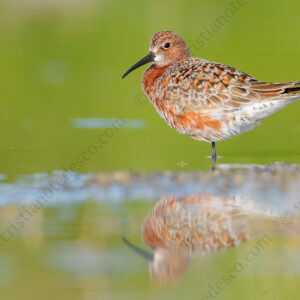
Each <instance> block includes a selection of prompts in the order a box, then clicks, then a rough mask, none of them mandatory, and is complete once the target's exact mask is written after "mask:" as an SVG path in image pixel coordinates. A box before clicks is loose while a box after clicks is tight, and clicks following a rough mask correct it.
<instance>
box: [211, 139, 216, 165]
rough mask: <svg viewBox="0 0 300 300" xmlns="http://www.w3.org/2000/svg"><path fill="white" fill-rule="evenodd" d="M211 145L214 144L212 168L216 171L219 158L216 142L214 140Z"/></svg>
mask: <svg viewBox="0 0 300 300" xmlns="http://www.w3.org/2000/svg"><path fill="white" fill-rule="evenodd" d="M211 146H212V154H211V160H212V165H211V169H212V171H215V170H216V159H217V154H216V144H215V142H212V143H211Z"/></svg>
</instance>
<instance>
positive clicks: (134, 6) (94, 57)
mask: <svg viewBox="0 0 300 300" xmlns="http://www.w3.org/2000/svg"><path fill="white" fill-rule="evenodd" d="M230 3H231V1H227V0H226V1H224V0H215V1H208V0H206V1H199V0H166V1H161V0H152V1H140V0H134V1H121V0H109V1H108V0H77V1H54V0H48V1H39V0H28V1H21V0H2V1H1V4H0V9H1V10H0V44H1V47H0V64H1V69H0V79H1V87H0V95H1V105H2V107H1V110H0V157H1V170H0V173H2V174H7V175H8V178H12V177H14V176H15V175H16V174H21V173H34V172H43V171H52V170H56V169H62V168H63V167H64V166H68V165H70V164H71V162H72V160H74V159H75V158H76V157H77V156H78V155H79V154H80V153H81V152H82V151H84V149H86V147H87V146H88V145H91V144H94V143H95V141H96V140H97V136H99V134H100V133H101V132H103V130H105V129H103V128H102V129H101V128H94V129H83V128H76V127H74V119H78V118H100V119H102V118H116V117H122V118H124V119H128V120H141V121H143V124H144V127H142V128H122V129H121V130H120V131H119V132H118V133H117V134H115V136H113V137H112V138H110V139H109V142H107V143H106V144H105V145H104V146H103V147H102V148H101V151H98V152H97V153H96V154H95V155H93V156H92V157H91V158H90V159H89V160H88V161H86V162H85V163H84V164H83V166H82V168H81V169H80V171H82V172H89V171H109V170H123V169H130V170H138V171H156V170H165V169H174V170H176V169H180V168H181V167H180V166H179V165H178V162H180V161H182V160H183V161H185V162H186V163H187V165H185V167H184V168H185V169H186V170H188V169H203V168H208V167H209V166H210V160H209V159H207V158H205V156H207V155H210V147H211V146H210V145H209V144H207V143H204V142H197V141H194V140H192V139H190V138H189V137H186V136H182V135H180V134H178V133H177V132H175V131H174V130H173V129H171V128H169V127H168V126H167V125H166V124H165V122H164V121H163V120H162V119H160V117H159V116H158V114H157V113H156V112H155V110H154V108H153V106H152V105H151V104H150V103H149V102H147V99H146V97H145V96H144V95H142V94H141V76H142V73H143V71H144V70H142V68H141V69H139V70H137V71H135V72H133V73H132V74H130V76H128V77H127V78H126V79H124V80H121V79H120V77H121V75H122V74H123V73H124V71H125V70H127V69H128V68H129V67H130V66H131V65H132V64H133V63H135V62H136V61H137V60H138V59H140V58H141V57H143V56H144V55H145V54H146V53H147V51H148V45H149V40H150V37H151V36H152V34H153V33H155V32H156V31H159V30H173V31H175V32H176V33H178V34H180V35H181V36H182V37H183V38H184V39H185V40H186V41H187V42H188V43H189V44H190V45H194V43H195V41H196V40H197V38H199V35H200V34H201V32H202V31H203V30H205V27H204V26H209V25H210V24H211V23H212V22H214V20H215V19H216V18H217V17H218V16H220V15H222V14H224V11H225V10H226V9H228V7H230V6H231V4H230ZM299 11H300V3H299V1H296V0H287V1H258V0H248V1H246V0H245V5H243V6H242V7H240V9H238V10H237V11H236V12H235V13H234V15H233V16H232V17H230V18H229V19H228V22H227V23H226V24H225V25H224V26H223V27H222V28H221V29H220V30H219V31H218V32H217V33H216V34H214V35H213V36H212V37H211V38H210V39H209V40H208V41H207V42H206V43H205V44H204V45H203V46H202V47H195V46H191V51H192V55H193V56H198V57H202V58H206V59H209V60H213V61H218V62H222V63H225V64H228V65H232V66H234V67H237V68H239V69H241V70H242V71H244V72H246V73H249V74H251V75H253V76H255V77H256V78H258V79H260V80H265V81H274V82H279V81H290V80H300V72H299V69H300V60H299V50H300V39H299V28H300V18H299ZM299 114H300V101H299V102H297V103H294V104H292V105H290V106H288V107H286V108H285V109H284V110H282V111H280V112H278V113H276V114H275V115H273V116H271V117H270V118H269V119H267V120H265V121H264V122H263V124H262V125H261V126H259V127H257V128H255V129H254V131H251V132H248V133H245V134H243V135H242V136H237V137H234V138H233V139H231V140H227V141H224V142H221V143H218V144H217V151H218V154H219V155H222V156H223V158H222V159H220V160H219V163H229V162H236V163H269V162H272V161H276V160H279V161H287V162H289V163H300V155H299V148H300V138H299V137H300V120H299ZM66 168H68V167H66Z"/></svg>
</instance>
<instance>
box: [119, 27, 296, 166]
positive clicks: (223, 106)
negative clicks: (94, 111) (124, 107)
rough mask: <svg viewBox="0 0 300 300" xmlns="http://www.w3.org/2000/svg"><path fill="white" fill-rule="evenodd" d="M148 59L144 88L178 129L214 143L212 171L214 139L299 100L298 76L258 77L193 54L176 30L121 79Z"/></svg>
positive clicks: (159, 38) (157, 40) (156, 38)
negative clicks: (282, 79) (267, 79)
mask: <svg viewBox="0 0 300 300" xmlns="http://www.w3.org/2000/svg"><path fill="white" fill-rule="evenodd" d="M147 63H151V65H150V67H148V68H147V69H146V71H145V72H144V75H143V79H142V87H143V90H144V93H145V94H146V96H147V97H148V98H149V100H150V101H151V102H152V103H153V105H154V107H155V109H156V111H157V112H158V114H159V115H160V116H161V117H162V118H163V119H164V120H165V121H166V123H167V124H168V125H169V126H171V127H172V128H173V129H175V130H176V131H177V132H179V133H181V134H185V135H188V136H190V137H191V138H193V139H196V140H200V141H205V142H209V143H211V145H212V155H211V159H212V170H215V169H216V158H217V155H216V142H219V141H222V140H225V139H228V138H230V137H232V136H235V135H239V134H242V133H244V132H246V131H249V130H252V129H253V128H254V127H255V126H257V125H259V124H260V122H261V121H262V120H264V119H265V118H267V117H268V116H270V115H271V114H273V113H275V112H277V111H278V110H280V109H282V108H283V107H285V106H286V105H288V104H290V103H292V102H294V101H296V100H298V99H300V95H299V91H300V86H299V85H300V81H291V82H283V83H272V82H264V81H259V80H257V79H255V78H254V77H252V76H251V75H248V74H246V73H244V72H241V71H239V70H238V69H236V68H233V67H230V66H228V65H225V64H222V63H217V62H213V61H209V60H206V59H202V58H197V57H191V54H190V50H189V47H188V45H187V44H186V42H185V41H184V40H183V39H182V38H181V37H180V36H179V35H177V34H176V33H174V32H172V31H159V32H157V33H155V34H154V35H153V36H152V38H151V41H150V48H149V53H148V54H147V55H146V56H145V57H144V58H142V59H141V60H140V61H138V62H137V63H136V64H134V65H133V66H132V67H131V68H130V69H128V71H126V72H125V73H124V75H123V76H122V78H124V77H125V76H127V75H128V74H129V73H130V72H132V71H133V70H135V69H137V68H138V67H140V66H142V65H144V64H147Z"/></svg>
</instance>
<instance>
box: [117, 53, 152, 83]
mask: <svg viewBox="0 0 300 300" xmlns="http://www.w3.org/2000/svg"><path fill="white" fill-rule="evenodd" d="M154 58H155V55H154V53H153V52H152V51H150V52H149V54H148V55H146V56H145V57H144V58H142V59H141V60H140V61H138V62H137V63H136V64H135V65H133V66H132V67H131V68H130V69H129V70H128V71H126V72H125V73H124V75H123V76H122V79H123V78H124V77H125V76H126V75H128V74H129V73H130V72H131V71H133V70H135V69H137V68H138V67H141V66H142V65H144V64H146V63H148V62H151V61H154Z"/></svg>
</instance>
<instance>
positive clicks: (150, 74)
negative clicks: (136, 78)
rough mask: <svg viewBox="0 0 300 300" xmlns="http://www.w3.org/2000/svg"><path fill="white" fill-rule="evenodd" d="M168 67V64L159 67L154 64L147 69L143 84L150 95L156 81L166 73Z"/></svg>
mask: <svg viewBox="0 0 300 300" xmlns="http://www.w3.org/2000/svg"><path fill="white" fill-rule="evenodd" d="M168 67H169V66H168V65H167V66H163V67H158V66H157V65H155V64H153V65H151V66H150V67H149V68H148V69H147V70H146V71H145V73H144V76H143V81H142V85H143V89H144V91H145V93H146V94H147V95H148V96H149V94H150V92H151V88H153V87H154V83H155V82H156V80H158V79H159V78H160V77H161V76H162V75H163V74H164V72H165V70H166V69H167V68H168Z"/></svg>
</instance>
